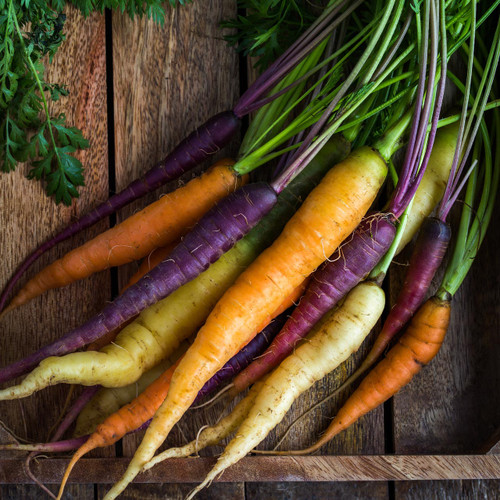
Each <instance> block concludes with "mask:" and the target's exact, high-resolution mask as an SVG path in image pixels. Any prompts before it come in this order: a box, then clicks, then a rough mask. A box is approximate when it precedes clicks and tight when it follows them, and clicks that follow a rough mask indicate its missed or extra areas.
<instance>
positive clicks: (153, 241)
mask: <svg viewBox="0 0 500 500" xmlns="http://www.w3.org/2000/svg"><path fill="white" fill-rule="evenodd" d="M233 164H234V162H233V161H232V160H229V159H224V160H221V161H219V162H217V163H216V164H215V165H214V166H213V167H212V168H210V169H209V170H208V171H207V172H205V173H204V174H203V175H201V176H200V177H195V178H194V179H192V180H191V181H189V182H188V183H187V184H186V185H184V186H182V187H180V188H178V189H176V190H175V191H173V192H172V193H169V194H166V195H165V196H162V197H161V198H160V199H159V200H157V201H156V202H154V203H152V204H151V205H148V206H147V207H146V208H144V209H143V210H141V211H140V212H137V213H136V214H134V215H132V216H130V217H128V218H127V219H125V220H124V221H123V222H122V223H120V224H118V225H117V226H115V227H112V228H111V229H109V230H107V231H105V232H104V233H101V234H99V235H98V236H96V237H95V238H94V239H92V240H90V241H88V242H87V243H85V244H84V245H82V246H80V247H78V248H75V249H74V250H72V251H71V252H69V253H67V254H66V255H65V256H64V257H62V258H60V259H58V260H56V261H55V262H53V263H52V264H50V265H48V266H47V267H45V268H44V269H42V270H41V271H40V272H39V273H38V274H36V275H35V276H34V277H33V278H31V279H30V280H29V281H28V283H26V285H25V286H24V287H23V288H22V289H21V290H20V291H19V292H18V293H17V294H16V296H15V297H14V298H13V299H12V301H11V302H10V304H9V305H8V306H7V307H6V309H5V313H6V312H8V311H10V310H12V309H14V308H16V307H18V306H20V305H22V304H25V303H26V302H28V301H29V300H31V299H33V298H35V297H37V296H38V295H41V294H42V293H44V292H45V291H47V290H50V289H52V288H58V287H63V286H66V285H68V284H70V283H73V282H74V281H77V280H80V279H83V278H86V277H87V276H90V275H91V274H93V273H96V272H98V271H102V270H104V269H107V268H109V267H113V266H119V265H122V264H126V263H128V262H132V261H134V260H138V259H141V258H143V257H147V256H148V255H149V254H150V253H151V252H152V251H153V250H154V249H156V248H158V247H163V246H166V245H168V244H170V243H172V242H175V241H177V240H178V239H179V237H180V236H182V235H183V234H184V233H186V231H188V230H189V228H190V227H192V226H193V225H194V224H195V223H196V222H197V221H198V220H199V219H200V217H202V216H203V215H204V214H205V213H206V212H207V211H208V210H209V209H210V208H211V207H212V206H214V205H215V204H216V203H217V202H218V201H219V200H221V199H222V198H223V197H225V196H227V195H228V194H229V193H231V192H233V191H234V190H235V189H236V188H238V187H240V186H241V185H242V184H244V183H245V181H246V179H247V177H246V176H239V175H238V174H237V172H236V171H235V170H233V169H232V165H233ZM193 200H196V202H195V203H194V202H193Z"/></svg>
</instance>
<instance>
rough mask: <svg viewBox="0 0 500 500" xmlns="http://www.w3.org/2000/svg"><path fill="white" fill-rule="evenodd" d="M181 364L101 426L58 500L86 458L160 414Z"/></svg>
mask: <svg viewBox="0 0 500 500" xmlns="http://www.w3.org/2000/svg"><path fill="white" fill-rule="evenodd" d="M181 359H182V358H181ZM179 362H180V359H179V360H178V361H177V362H176V363H174V364H173V365H172V366H171V367H170V368H169V369H168V370H166V371H165V372H163V373H162V374H161V375H160V376H159V377H158V378H157V379H156V380H155V381H154V382H153V383H152V384H150V385H149V386H148V387H147V388H146V390H145V391H144V392H142V393H141V394H139V396H137V397H136V398H135V399H134V400H133V401H131V402H130V403H129V404H128V405H125V406H123V407H122V408H120V409H119V410H118V411H117V412H116V413H113V414H112V415H110V416H109V417H108V418H107V419H106V420H105V421H104V422H103V423H102V424H100V425H98V426H97V429H96V430H95V431H94V432H93V433H92V434H91V435H90V437H89V438H88V439H87V441H85V443H84V444H83V445H82V446H80V448H78V450H77V451H76V453H75V454H74V455H73V458H72V459H71V461H70V463H69V464H68V467H67V468H66V472H65V473H64V476H63V479H62V482H61V486H60V488H59V494H58V496H57V498H58V499H59V498H61V495H62V494H63V491H64V487H65V485H66V482H67V480H68V478H69V475H70V474H71V471H72V470H73V467H74V466H75V464H76V462H78V460H79V459H80V458H81V457H83V455H85V454H86V453H88V452H89V451H92V450H94V449H96V448H103V447H105V446H111V445H112V444H114V443H116V442H117V441H118V440H119V439H121V438H122V437H123V436H125V435H126V434H128V433H129V432H132V431H134V430H135V429H137V428H139V427H140V426H141V425H142V424H144V423H145V422H147V421H148V420H149V419H150V418H151V417H152V416H153V415H154V414H155V412H156V410H157V409H158V408H159V407H160V405H161V403H162V402H163V400H164V399H165V395H166V393H167V392H168V389H169V387H170V379H171V378H172V374H173V373H174V370H175V369H176V368H177V365H178V364H179Z"/></svg>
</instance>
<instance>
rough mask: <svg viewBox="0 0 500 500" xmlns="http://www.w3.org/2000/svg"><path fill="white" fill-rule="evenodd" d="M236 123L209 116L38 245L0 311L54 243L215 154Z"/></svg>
mask: <svg viewBox="0 0 500 500" xmlns="http://www.w3.org/2000/svg"><path fill="white" fill-rule="evenodd" d="M239 124H240V120H239V118H238V117H237V116H236V115H235V114H234V113H233V112H232V111H225V112H223V113H219V114H217V115H215V116H214V117H212V118H210V119H209V120H208V121H206V122H205V123H204V124H203V125H201V127H199V128H197V129H196V130H195V131H194V132H192V133H191V134H190V135H189V136H188V137H187V138H186V139H184V140H183V141H182V142H180V143H179V144H178V145H177V146H176V147H175V149H174V150H173V151H172V152H171V153H170V154H169V155H168V156H167V157H166V158H165V159H164V160H162V161H161V162H159V163H158V164H157V165H155V166H154V167H153V168H152V169H150V170H149V171H148V172H146V173H145V174H144V175H143V176H142V177H140V178H139V179H136V180H135V181H133V182H132V183H131V184H129V185H128V186H127V187H126V188H125V189H123V190H122V191H120V192H119V193H117V194H115V195H113V196H111V197H110V198H109V199H108V200H106V201H105V202H104V203H101V204H100V205H99V206H97V207H96V208H94V209H93V210H92V211H91V212H89V213H88V214H86V215H84V216H83V217H81V218H80V219H78V220H77V221H75V222H73V223H72V224H71V225H69V226H68V227H67V228H66V229H64V230H63V231H61V232H60V233H58V234H56V235H55V236H54V237H53V238H51V239H50V240H48V241H46V242H45V243H43V244H42V245H40V246H39V247H38V248H37V249H36V250H35V251H34V252H33V253H32V254H31V255H29V256H28V257H27V258H26V259H25V260H24V262H23V263H22V264H21V265H20V266H19V267H18V269H17V270H16V272H15V274H14V276H12V278H11V279H10V281H9V282H8V283H7V285H6V287H5V288H4V290H3V292H2V295H1V296H0V311H2V310H3V309H4V307H5V303H6V301H7V298H8V296H9V294H10V292H11V291H12V289H13V288H14V286H15V285H16V283H17V282H18V281H19V279H20V278H21V276H22V275H23V274H24V273H25V271H26V270H27V269H28V268H29V267H30V266H31V264H33V263H34V262H35V261H36V260H37V259H38V258H39V257H40V256H41V255H43V254H44V253H45V252H47V251H48V250H50V249H51V248H53V247H54V246H55V245H57V244H58V243H60V242H62V241H65V240H67V239H68V238H70V237H71V236H73V235H75V234H77V233H79V232H80V231H83V230H84V229H86V228H88V227H90V226H92V225H94V224H95V223H97V222H98V221H100V220H102V219H104V218H105V217H108V216H109V215H111V214H112V213H114V212H116V211H117V210H119V209H120V208H122V207H124V206H125V205H128V204H129V203H131V202H133V201H134V200H137V199H138V198H140V197H142V196H144V195H145V194H147V193H150V192H152V191H154V190H155V189H157V188H159V187H160V186H163V185H164V184H166V183H167V182H169V181H171V180H173V179H176V178H178V177H180V176H181V175H182V174H184V173H185V172H187V171H189V170H191V169H192V168H194V167H195V166H196V165H198V164H200V163H201V162H202V161H204V160H206V159H207V158H209V157H210V156H211V155H213V154H215V153H217V152H218V151H219V150H220V149H221V148H223V147H224V146H225V145H226V144H227V143H228V142H229V140H230V139H231V137H232V136H233V135H234V134H235V133H236V131H237V130H238V128H239Z"/></svg>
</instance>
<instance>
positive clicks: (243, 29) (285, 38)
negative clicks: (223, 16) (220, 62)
mask: <svg viewBox="0 0 500 500" xmlns="http://www.w3.org/2000/svg"><path fill="white" fill-rule="evenodd" d="M314 4H315V2H311V1H310V0H238V9H240V10H245V11H246V13H245V15H243V14H242V15H238V17H237V18H236V19H230V20H227V21H224V22H223V23H222V27H223V28H231V29H235V30H236V32H235V33H234V34H229V35H226V36H225V37H224V38H225V39H226V41H227V42H228V43H229V44H230V45H233V46H235V47H236V50H238V52H241V53H243V55H245V56H251V57H256V58H257V62H256V64H255V66H256V67H257V68H260V69H265V68H266V67H267V66H269V64H270V63H271V62H272V61H274V60H275V59H276V58H277V57H278V56H279V55H280V54H281V53H283V52H284V51H285V49H286V48H288V47H289V46H290V45H291V44H292V43H293V42H294V41H295V40H296V39H297V37H298V36H299V35H300V34H301V33H302V32H303V31H305V30H306V29H307V28H308V26H309V25H310V24H311V23H312V22H313V21H314V20H315V19H316V17H317V14H318V5H316V6H315V5H314Z"/></svg>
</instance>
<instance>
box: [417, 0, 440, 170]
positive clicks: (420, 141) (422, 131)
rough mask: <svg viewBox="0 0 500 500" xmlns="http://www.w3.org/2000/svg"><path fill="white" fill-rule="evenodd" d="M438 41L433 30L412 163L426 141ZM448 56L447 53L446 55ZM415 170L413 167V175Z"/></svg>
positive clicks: (432, 17)
mask: <svg viewBox="0 0 500 500" xmlns="http://www.w3.org/2000/svg"><path fill="white" fill-rule="evenodd" d="M433 6H434V4H433V3H432V2H431V26H433V27H434V24H435V12H434V8H433ZM437 46H438V41H437V37H436V33H435V29H432V30H431V55H430V65H429V76H428V77H427V89H426V94H425V100H424V107H423V110H422V118H421V119H420V126H419V127H418V130H417V138H416V140H415V142H416V145H417V147H416V148H415V150H414V151H413V157H412V159H411V162H410V163H411V164H412V165H416V164H418V159H419V158H420V156H421V151H422V149H423V147H424V143H425V135H426V134H427V124H428V122H429V116H430V112H431V105H432V100H433V99H432V97H433V90H434V82H435V79H436V70H437V54H438V49H437ZM445 58H446V55H445ZM414 173H415V170H414V169H412V177H413V174H414Z"/></svg>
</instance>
